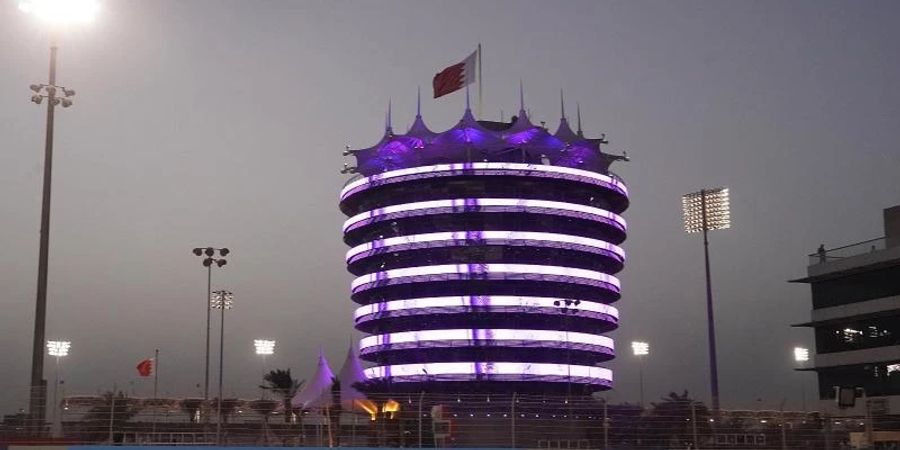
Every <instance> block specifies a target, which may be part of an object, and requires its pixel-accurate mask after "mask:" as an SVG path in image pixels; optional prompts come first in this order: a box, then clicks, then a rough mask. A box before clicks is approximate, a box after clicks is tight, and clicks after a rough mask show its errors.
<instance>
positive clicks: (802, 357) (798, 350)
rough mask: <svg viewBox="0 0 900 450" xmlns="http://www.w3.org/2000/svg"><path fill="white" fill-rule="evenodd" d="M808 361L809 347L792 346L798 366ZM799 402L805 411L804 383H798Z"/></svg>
mask: <svg viewBox="0 0 900 450" xmlns="http://www.w3.org/2000/svg"><path fill="white" fill-rule="evenodd" d="M808 361H809V349H808V348H806V347H794V362H795V363H797V365H798V366H805V365H806V363H807V362H808ZM800 402H801V403H802V404H803V412H806V385H804V384H803V383H802V380H801V383H800Z"/></svg>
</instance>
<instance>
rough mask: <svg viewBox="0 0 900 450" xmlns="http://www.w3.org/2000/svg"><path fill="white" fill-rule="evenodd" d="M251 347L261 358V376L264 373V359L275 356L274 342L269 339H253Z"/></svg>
mask: <svg viewBox="0 0 900 450" xmlns="http://www.w3.org/2000/svg"><path fill="white" fill-rule="evenodd" d="M253 347H255V348H256V354H257V355H260V356H262V360H263V374H264V375H265V371H266V358H267V357H269V356H271V355H274V354H275V341H274V340H271V339H254V340H253Z"/></svg>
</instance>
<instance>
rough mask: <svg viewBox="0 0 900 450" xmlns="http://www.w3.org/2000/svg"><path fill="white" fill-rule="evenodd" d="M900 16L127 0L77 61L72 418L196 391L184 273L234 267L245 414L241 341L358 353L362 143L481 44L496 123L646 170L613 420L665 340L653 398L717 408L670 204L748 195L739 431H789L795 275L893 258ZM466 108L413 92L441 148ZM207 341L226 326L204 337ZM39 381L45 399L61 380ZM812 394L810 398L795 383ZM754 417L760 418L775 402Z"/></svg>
mask: <svg viewBox="0 0 900 450" xmlns="http://www.w3.org/2000/svg"><path fill="white" fill-rule="evenodd" d="M898 20H900V4H898V3H897V2H888V1H868V2H850V1H846V2H833V1H827V2H826V1H814V2H801V1H791V2H784V1H754V2H749V1H745V2H735V1H731V2H716V1H710V2H701V1H686V0H685V1H656V2H642V1H637V2H635V1H622V2H593V1H591V2H588V1H584V2H582V1H577V2H576V1H567V2H531V1H529V2H526V1H509V2H499V1H497V2H476V1H464V2H461V1H457V2H382V1H378V2H376V1H364V2H333V1H323V2H288V1H253V2H250V1H224V0H222V1H211V0H209V1H208V0H191V1H170V0H154V1H151V2H147V1H136V0H129V1H125V0H122V1H112V0H106V1H104V2H103V12H102V14H101V15H100V16H99V17H98V19H97V21H96V23H94V24H93V25H91V26H89V27H85V28H83V29H76V30H70V31H69V32H66V33H64V34H63V35H62V36H61V38H60V41H61V42H60V43H61V45H60V60H59V66H60V69H59V70H60V72H59V81H60V83H61V84H63V85H66V86H69V87H71V88H74V89H76V90H77V91H78V96H77V97H76V103H75V106H74V107H73V108H70V109H68V110H61V111H59V113H58V116H57V117H58V121H57V141H56V142H57V147H56V158H55V161H54V163H55V164H54V170H55V173H54V180H53V181H54V196H53V216H52V234H51V265H50V288H49V316H48V328H47V329H48V334H47V335H48V338H68V339H71V340H72V341H73V347H72V354H71V356H69V357H68V358H66V360H65V361H64V371H65V375H64V378H65V379H66V380H67V383H66V386H67V390H68V392H69V393H76V392H78V393H93V392H96V391H97V390H99V389H108V388H111V387H112V385H113V384H114V383H117V384H118V386H119V387H120V388H129V389H130V386H129V383H130V382H134V389H135V390H136V391H137V392H138V394H147V393H149V392H150V384H149V383H147V382H146V381H143V380H138V379H137V377H135V374H136V371H135V369H134V366H135V364H137V362H138V361H140V360H141V359H143V358H145V357H149V356H152V353H153V349H154V348H156V347H159V348H160V349H161V353H162V357H161V359H162V362H161V364H162V372H161V373H162V378H161V383H162V387H161V390H162V391H163V392H164V393H171V395H196V394H197V392H198V390H197V389H196V388H195V387H194V386H195V385H196V384H197V383H200V382H201V378H202V356H203V354H202V348H203V320H204V317H205V316H204V303H203V302H204V296H205V288H206V286H205V273H204V270H203V268H202V267H201V266H200V262H199V261H198V259H197V258H196V257H194V256H193V255H191V253H190V249H191V248H193V247H195V246H203V245H206V244H212V245H218V246H228V247H230V248H231V249H232V250H233V256H232V257H231V258H229V259H230V263H229V265H228V266H226V267H225V268H224V269H223V270H216V271H215V272H214V286H215V287H218V288H226V289H229V290H232V291H234V292H235V294H236V302H237V306H236V308H235V309H234V310H233V311H230V312H229V313H228V316H227V318H226V331H227V333H226V334H227V336H226V345H227V347H228V349H229V350H228V352H227V355H226V356H227V359H226V367H227V374H226V384H227V388H226V391H227V392H234V393H235V394H237V395H241V396H252V395H255V390H254V386H256V384H258V379H259V376H260V373H261V372H262V366H261V364H260V361H259V360H258V359H256V357H255V355H253V354H252V339H253V338H258V337H269V338H274V339H277V340H278V349H277V355H276V357H275V358H274V359H270V363H271V364H270V365H271V366H277V367H291V368H293V370H294V371H295V372H296V373H297V374H298V375H300V376H301V377H308V376H310V375H311V372H312V370H313V368H314V363H315V360H314V356H315V354H316V352H317V351H318V349H319V347H320V346H324V349H325V352H326V354H327V356H328V357H329V358H330V359H331V361H332V364H333V365H334V366H335V367H334V369H335V370H337V369H338V368H339V367H337V366H339V364H340V363H341V361H342V359H343V356H344V352H345V351H346V348H347V346H348V343H349V341H350V339H351V337H352V336H354V337H355V333H354V332H353V331H352V310H353V305H352V303H351V302H350V300H349V299H348V295H347V291H348V283H349V281H350V279H351V276H350V275H349V274H347V273H346V272H345V270H344V265H343V254H344V252H345V251H346V247H345V246H344V244H343V242H342V241H341V236H340V225H341V223H342V221H343V217H342V216H341V214H340V212H339V211H338V209H337V194H338V191H339V189H340V188H341V186H342V184H343V182H344V181H345V180H346V178H347V177H346V176H343V175H340V174H339V173H338V170H339V169H340V166H341V164H342V163H343V162H344V161H345V158H343V157H342V156H341V151H342V149H343V146H344V145H345V144H349V145H351V146H354V147H362V146H368V145H371V144H372V143H374V142H375V141H376V140H377V139H378V138H379V137H380V136H381V132H382V127H383V117H384V110H385V107H386V104H387V102H388V99H389V98H392V99H393V104H394V126H395V129H405V127H406V126H407V125H408V124H409V123H410V122H411V120H412V117H413V114H414V108H415V90H416V86H418V85H421V86H422V87H423V92H426V93H427V92H430V81H431V77H432V76H433V74H434V73H435V72H436V71H438V70H440V69H441V68H443V67H445V66H446V65H449V64H451V63H455V62H458V61H459V60H461V59H462V58H463V57H465V56H466V55H467V54H468V53H469V52H471V51H472V50H474V48H475V46H476V44H477V43H478V42H479V41H481V42H482V43H483V45H484V71H483V73H484V87H485V91H484V105H485V114H484V115H485V116H486V117H492V118H498V117H499V114H500V110H501V109H503V110H505V111H506V112H507V115H508V114H509V112H511V111H513V110H514V109H515V108H517V103H518V102H517V95H518V93H517V91H518V80H519V79H520V78H521V79H523V80H524V83H525V89H526V103H527V107H528V108H529V109H530V110H531V111H532V114H533V116H535V117H536V119H537V120H546V121H547V124H548V126H549V127H550V128H552V129H555V127H556V124H557V121H558V118H559V106H558V104H559V99H558V96H559V89H560V88H563V89H565V91H566V97H567V104H568V105H569V113H570V114H574V109H575V108H574V106H575V103H576V102H579V103H580V104H581V109H582V112H583V116H584V123H585V129H586V131H587V132H588V133H590V134H593V135H597V134H599V133H600V132H606V133H608V136H609V138H610V139H611V140H612V143H613V145H612V147H611V148H612V149H613V150H617V151H619V150H627V151H628V153H629V156H631V157H632V162H630V163H625V164H618V165H616V166H615V167H614V170H615V171H617V173H619V174H620V175H622V176H623V177H624V178H625V180H626V181H627V183H628V185H629V188H630V191H631V194H632V207H631V209H630V210H629V211H628V212H627V213H626V215H625V217H626V219H627V220H628V222H629V226H630V235H629V239H628V241H627V242H626V244H625V248H626V250H627V251H628V254H629V262H628V266H627V268H626V270H625V272H624V273H623V274H622V277H621V278H622V280H623V286H624V297H623V299H622V300H621V301H620V302H619V303H618V305H617V306H618V307H619V308H620V309H621V313H622V326H621V328H620V330H619V331H617V332H616V333H615V337H616V339H617V342H618V343H619V355H620V356H619V358H618V359H617V360H616V361H615V362H613V363H612V365H611V366H612V368H613V369H615V371H616V378H617V381H616V386H617V389H616V391H615V393H614V394H613V397H612V398H613V399H614V400H631V401H636V400H637V382H636V375H637V366H636V365H635V363H634V361H633V359H632V358H631V357H630V356H629V353H630V351H629V348H628V344H627V343H628V341H630V340H632V339H636V338H640V339H645V340H647V341H649V342H650V344H651V356H650V357H649V359H648V360H647V365H646V372H645V373H646V389H647V396H648V399H649V398H658V396H659V395H661V394H662V393H664V392H667V391H669V390H680V389H689V390H690V391H692V392H696V393H697V394H699V396H700V397H701V398H703V399H704V400H705V399H707V398H708V389H707V388H706V383H707V366H706V351H705V342H706V341H705V325H704V324H705V322H704V320H705V310H704V299H703V272H702V270H703V266H702V247H701V241H700V239H699V237H698V236H695V235H692V236H688V235H685V234H683V233H682V231H681V223H680V220H681V218H680V201H679V195H680V194H682V193H686V192H689V191H692V190H695V189H699V188H701V187H713V186H719V185H727V186H729V187H731V193H732V205H733V216H734V228H733V229H732V230H728V231H724V232H717V233H715V234H713V235H712V258H713V264H714V273H713V275H714V288H715V294H716V303H717V307H718V309H717V325H718V330H719V349H720V383H721V389H722V401H723V406H724V407H776V406H777V405H778V403H779V402H780V401H781V399H782V398H785V397H786V398H787V399H788V401H789V407H791V406H793V407H799V398H800V395H799V387H800V386H801V384H805V386H806V390H807V395H808V397H810V398H811V397H812V392H813V383H812V375H810V374H797V373H792V372H791V371H790V370H789V369H790V367H791V357H790V354H789V351H790V349H791V348H792V347H793V346H794V345H795V344H805V345H809V344H811V339H812V337H811V335H810V334H809V333H808V332H806V331H803V330H796V329H791V328H789V327H788V324H790V323H796V322H800V321H803V320H805V319H806V318H807V317H808V308H809V298H808V295H809V294H808V290H807V288H806V287H805V286H798V285H789V284H787V283H786V282H785V280H787V279H789V278H793V277H796V276H798V275H802V274H803V273H804V271H805V263H806V258H805V255H806V254H807V253H809V252H811V251H813V250H814V249H815V247H816V246H818V245H819V244H820V243H822V242H824V243H826V245H828V246H836V245H841V244H845V243H850V242H855V241H859V240H863V239H867V238H871V237H877V236H880V235H881V208H883V207H886V206H890V205H894V204H897V203H900V183H898V179H897V169H898V168H900V151H898V150H900V149H898V148H897V144H896V142H898V140H900V126H898V119H900V89H898V86H897V80H900V59H898V58H897V53H898V50H900V47H898V42H900V28H898V27H897V26H896V24H897V22H898ZM42 29H43V27H42V26H40V25H39V24H37V23H35V21H34V20H33V19H32V18H31V17H28V16H25V15H24V14H22V13H20V12H19V11H18V10H17V8H16V2H15V1H14V0H3V2H2V3H0V67H2V70H0V249H2V250H0V311H2V313H0V354H2V355H3V357H2V361H3V363H2V364H0V380H3V385H4V387H5V389H3V390H0V410H2V411H7V412H8V411H10V410H12V409H13V408H18V407H21V406H24V405H25V403H26V394H27V390H26V386H27V384H28V379H29V378H28V377H29V366H30V354H31V353H30V352H31V333H32V326H33V309H34V287H35V277H36V261H37V249H38V227H39V217H40V186H41V182H40V176H41V165H42V158H43V153H42V149H43V147H42V146H43V127H44V114H45V112H44V109H43V108H38V107H36V106H35V105H33V104H31V103H29V101H28V97H29V91H28V85H29V84H30V83H35V82H44V81H45V80H46V70H47V69H46V66H47V55H48V51H47V38H46V35H45V34H44V33H43V32H42ZM463 99H464V97H463V96H462V95H461V94H454V95H451V96H449V97H446V98H442V99H440V100H438V101H433V100H431V99H430V98H429V96H427V95H426V96H425V100H424V101H423V112H424V116H425V119H426V121H427V123H428V124H429V125H430V126H431V128H433V129H437V130H443V129H446V128H449V127H450V126H452V124H453V123H454V122H455V121H456V120H457V119H458V118H459V117H460V116H461V114H462V109H463ZM215 330H216V328H214V331H215ZM47 367H48V370H47V377H48V378H49V379H51V380H52V373H53V372H52V367H53V366H52V362H51V361H48V365H47ZM804 380H805V381H804ZM757 399H762V401H761V402H758V401H757Z"/></svg>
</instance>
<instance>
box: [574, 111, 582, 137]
mask: <svg viewBox="0 0 900 450" xmlns="http://www.w3.org/2000/svg"><path fill="white" fill-rule="evenodd" d="M575 108H576V109H577V110H578V131H576V133H578V137H584V133H582V132H581V104H580V103H575Z"/></svg>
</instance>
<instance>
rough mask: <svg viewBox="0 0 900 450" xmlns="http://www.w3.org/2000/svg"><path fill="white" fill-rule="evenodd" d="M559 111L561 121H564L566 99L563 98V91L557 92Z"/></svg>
mask: <svg viewBox="0 0 900 450" xmlns="http://www.w3.org/2000/svg"><path fill="white" fill-rule="evenodd" d="M559 110H560V117H561V118H562V120H566V99H565V97H564V96H563V90H562V89H560V90H559Z"/></svg>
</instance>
